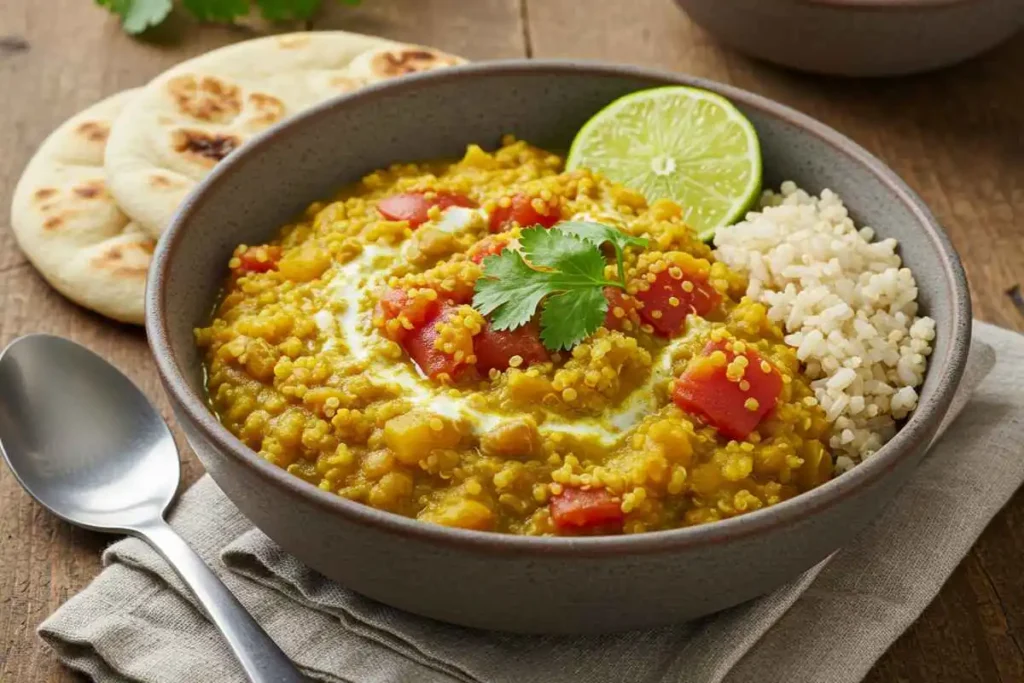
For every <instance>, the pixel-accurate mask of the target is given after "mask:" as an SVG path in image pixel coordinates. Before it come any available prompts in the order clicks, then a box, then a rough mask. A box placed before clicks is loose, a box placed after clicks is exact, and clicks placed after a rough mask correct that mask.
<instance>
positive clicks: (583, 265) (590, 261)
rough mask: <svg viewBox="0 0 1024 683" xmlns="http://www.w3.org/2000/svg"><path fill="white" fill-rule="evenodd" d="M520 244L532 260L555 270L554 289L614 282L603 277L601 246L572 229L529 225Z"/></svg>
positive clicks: (529, 259)
mask: <svg viewBox="0 0 1024 683" xmlns="http://www.w3.org/2000/svg"><path fill="white" fill-rule="evenodd" d="M519 245H520V247H521V249H522V252H523V255H524V256H525V257H526V259H527V260H528V261H529V262H530V263H532V264H533V265H534V266H540V267H542V268H550V269H551V270H552V271H553V272H552V281H551V282H552V286H553V287H554V288H555V289H566V288H570V289H571V288H573V287H580V286H587V285H591V286H592V285H598V286H604V285H609V284H614V283H611V282H608V281H606V280H605V279H604V265H605V264H604V256H602V255H601V252H600V250H598V249H595V248H594V246H593V245H591V244H588V243H587V242H584V241H582V240H580V239H577V238H575V237H573V236H571V235H570V234H569V233H566V232H561V231H559V230H547V229H545V228H530V229H529V230H524V231H523V232H522V233H521V234H520V235H519Z"/></svg>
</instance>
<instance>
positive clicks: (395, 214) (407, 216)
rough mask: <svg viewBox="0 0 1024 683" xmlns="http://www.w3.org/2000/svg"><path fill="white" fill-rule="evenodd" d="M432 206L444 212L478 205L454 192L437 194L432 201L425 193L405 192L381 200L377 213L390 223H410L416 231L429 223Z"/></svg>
mask: <svg viewBox="0 0 1024 683" xmlns="http://www.w3.org/2000/svg"><path fill="white" fill-rule="evenodd" d="M432 206H437V207H440V209H441V210H442V211H443V210H445V209H447V208H448V207H449V206H465V207H469V208H472V207H474V206H476V204H474V203H473V200H471V199H470V198H469V197H466V196H465V195H461V194H456V193H454V192H435V193H434V196H433V197H432V198H431V199H427V197H426V195H425V194H424V193H423V192H403V193H402V194H395V195H391V196H390V197H385V198H384V199H382V200H380V202H378V203H377V211H379V212H380V215H382V216H384V218H387V219H388V220H389V221H409V227H410V228H412V229H413V230H415V229H416V228H418V227H419V226H420V225H422V224H424V223H426V222H427V211H428V210H430V207H432Z"/></svg>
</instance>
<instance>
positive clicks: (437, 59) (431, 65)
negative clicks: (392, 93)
mask: <svg viewBox="0 0 1024 683" xmlns="http://www.w3.org/2000/svg"><path fill="white" fill-rule="evenodd" d="M457 63H458V62H457V60H456V59H455V58H454V57H452V56H451V55H446V54H444V53H442V52H434V51H431V50H424V49H422V48H404V49H403V48H400V49H396V50H388V51H386V52H382V53H380V54H379V55H376V56H375V57H374V58H373V64H372V70H373V73H374V75H376V76H383V77H386V78H391V77H394V76H401V75H403V74H411V73H416V72H417V71H429V70H430V69H436V68H438V67H442V66H452V65H454V64H457Z"/></svg>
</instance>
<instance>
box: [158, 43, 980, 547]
mask: <svg viewBox="0 0 1024 683" xmlns="http://www.w3.org/2000/svg"><path fill="white" fill-rule="evenodd" d="M581 71H582V72H586V73H587V74H588V75H589V76H591V77H607V78H620V77H634V78H645V79H650V80H660V81H664V83H663V85H670V84H673V83H676V84H684V85H691V86H694V87H698V88H705V89H708V90H712V91H714V92H717V93H719V94H721V95H723V96H724V97H726V98H728V99H730V100H732V101H733V102H736V103H738V104H740V105H742V106H743V107H746V108H750V109H757V110H761V111H763V112H765V113H767V114H768V115H770V116H773V117H776V118H780V119H783V120H785V121H787V122H789V123H790V124H792V125H794V126H797V127H799V128H801V129H803V130H804V131H806V132H807V133H808V134H810V135H813V136H815V137H817V138H819V139H820V140H822V141H823V142H825V143H827V144H828V145H830V146H832V147H833V148H834V149H835V150H836V151H837V152H838V153H840V154H843V155H846V156H847V157H850V158H852V159H853V160H855V161H856V162H857V163H859V164H860V165H862V166H864V167H866V168H867V169H869V170H870V171H871V172H872V173H873V174H874V175H875V176H876V177H877V178H878V179H879V180H880V181H881V182H882V183H884V184H885V185H886V186H887V188H888V189H889V190H891V191H892V192H893V193H894V194H895V195H896V196H898V197H899V198H900V200H901V201H902V202H903V203H904V205H906V207H907V208H908V210H909V211H910V212H911V213H912V214H913V215H915V216H916V217H917V220H918V222H919V224H920V226H921V229H922V230H924V231H925V233H926V234H927V236H928V238H929V240H930V241H931V242H932V244H933V246H934V247H935V249H936V250H937V251H938V252H939V254H940V255H941V257H942V261H943V263H942V265H943V269H944V273H943V275H944V280H945V284H946V286H947V287H948V289H949V292H948V293H938V294H937V295H938V296H944V295H948V296H950V297H952V299H953V301H952V302H951V306H950V310H951V316H950V322H949V328H950V335H951V336H950V344H949V345H948V348H947V351H946V354H945V356H944V357H941V358H940V357H937V356H934V355H933V356H932V357H931V358H930V359H929V370H928V372H929V375H931V374H933V373H936V372H938V373H940V374H941V376H940V377H939V381H938V383H937V384H936V385H935V386H934V388H933V389H932V391H931V392H930V394H929V395H928V396H927V397H922V399H921V402H920V404H919V405H918V407H917V409H916V410H915V411H914V413H913V414H912V415H911V417H910V419H909V420H908V421H907V422H906V423H905V424H904V425H903V427H902V428H901V429H900V430H899V432H897V434H896V435H895V436H894V437H893V438H892V439H891V440H890V441H889V442H888V443H887V444H886V445H885V446H883V447H882V448H881V449H880V450H879V451H878V452H877V453H876V454H874V455H873V456H872V457H871V458H869V459H868V460H866V461H864V462H863V463H861V464H859V465H858V466H857V467H855V468H853V470H851V471H849V472H846V473H844V474H843V475H841V476H838V477H836V478H834V479H832V480H830V481H828V482H826V483H825V484H823V485H821V486H819V487H817V488H815V489H812V490H811V491H808V492H806V493H802V494H800V495H798V496H796V497H794V498H791V499H789V500H787V501H783V502H781V503H778V504H776V505H772V506H770V507H766V508H763V509H761V510H757V511H755V512H750V513H746V514H743V515H739V516H737V517H732V518H730V519H726V520H722V521H718V522H713V523H709V524H703V525H698V526H693V527H684V528H680V529H672V530H667V531H652V532H646V533H642V534H630V535H619V536H592V537H583V538H579V537H548V536H517V535H511V534H501V533H495V532H486V531H471V530H465V529H457V528H451V527H444V526H440V525H435V524H428V523H425V522H421V521H418V520H415V519H412V518H408V517H403V516H400V515H397V514H394V513H391V512H385V511H383V510H378V509H375V508H372V507H370V506H368V505H363V504H361V503H357V502H355V501H351V500H348V499H345V498H342V497H341V496H338V495H337V494H334V493H329V492H326V491H322V490H321V489H319V488H317V487H316V486H314V485H312V484H309V483H307V482H305V481H303V480H301V479H299V478H298V477H296V476H294V475H292V474H289V473H288V472H286V471H285V470H284V469H281V468H280V467H277V466H276V465H273V464H271V463H269V462H267V461H266V460H264V459H263V458H261V457H260V456H259V455H258V454H257V453H256V452H255V451H253V450H251V449H250V448H248V447H247V446H245V445H244V444H243V443H242V442H241V441H240V440H238V439H237V438H236V437H235V436H234V435H233V434H231V432H229V431H228V429H227V428H226V427H224V426H223V425H222V424H221V423H220V422H219V421H218V420H217V418H216V417H215V416H214V414H213V413H212V412H211V411H210V410H209V408H208V406H207V404H206V402H205V398H204V397H203V396H200V395H197V394H195V393H193V392H192V391H191V390H190V389H189V383H188V380H187V379H186V378H187V376H188V375H190V374H192V372H194V370H195V369H194V368H193V369H191V370H190V369H188V368H182V366H181V364H180V363H179V360H178V358H177V357H176V356H175V355H174V353H173V351H172V346H171V342H170V337H169V332H168V329H169V321H168V319H167V314H166V308H165V298H166V297H167V296H168V294H169V292H168V291H167V288H166V287H165V286H164V283H165V280H166V279H167V272H168V265H169V263H170V262H171V260H173V259H174V257H175V254H176V253H177V251H178V248H179V245H180V244H181V243H182V241H183V240H185V239H186V237H187V233H188V226H189V221H190V219H191V217H192V214H193V213H194V212H195V211H196V210H197V208H198V207H200V206H202V205H203V204H204V202H206V201H207V200H208V199H209V198H210V196H211V194H212V192H213V190H214V189H215V188H216V187H217V186H218V185H219V184H220V183H221V182H222V181H223V180H224V179H225V178H227V177H228V176H230V175H231V174H232V173H233V172H234V171H235V169H236V168H237V167H241V166H242V165H244V164H247V163H252V162H254V161H256V163H258V157H259V155H260V151H261V149H262V148H263V147H264V146H265V145H271V144H275V143H276V141H277V140H278V139H279V138H284V137H287V136H289V135H291V134H293V133H294V132H295V131H297V130H299V129H301V128H302V126H303V125H304V124H305V123H306V122H307V121H310V120H314V119H318V118H320V117H323V116H332V115H334V112H335V110H337V109H344V108H346V107H356V106H359V103H360V102H362V101H367V100H372V99H374V98H377V97H381V96H384V95H388V96H390V95H394V94H397V93H402V92H403V91H411V90H415V89H417V88H418V87H420V86H421V85H423V84H426V83H429V82H433V81H443V80H462V81H465V82H467V83H470V82H472V81H474V80H476V79H487V78H500V77H501V75H502V74H521V73H524V72H525V73H534V74H543V75H549V76H551V75H554V76H557V75H559V74H565V75H572V74H573V73H578V72H581ZM595 113H596V112H595ZM470 142H477V141H474V140H467V141H466V143H467V144H468V143H470ZM408 161H410V162H411V161H419V160H418V159H409V160H408ZM370 170H372V169H366V171H367V172H369V171H370ZM314 199H317V198H313V197H310V198H308V201H313V200H314ZM881 234H882V236H884V235H885V233H884V231H882V233H881ZM225 273H226V270H225V272H224V273H220V274H217V276H218V277H223V276H224V274H225ZM213 276H214V274H211V277H213ZM210 305H211V306H210V307H211V310H212V305H213V302H212V301H211V302H210ZM970 326H971V304H970V296H969V293H968V286H967V278H966V275H965V273H964V270H963V267H962V265H961V263H960V260H959V258H958V256H957V254H956V251H955V250H954V249H953V246H952V244H951V243H950V241H949V239H948V237H947V236H946V235H945V233H944V232H943V231H942V229H941V228H940V227H939V225H938V223H937V222H936V221H935V219H934V217H933V216H932V214H931V213H930V212H929V210H928V209H927V208H926V207H925V205H924V203H923V202H922V201H921V200H920V198H918V196H917V195H916V194H915V193H914V192H913V191H912V190H911V189H910V188H909V187H908V186H907V185H906V184H905V183H904V182H903V181H902V180H901V179H900V178H899V177H898V176H897V175H896V174H895V173H894V172H893V171H892V170H890V169H889V168H888V167H887V166H886V165H885V164H883V163H882V162H881V161H880V160H879V159H877V158H876V157H874V156H873V155H871V154H870V153H869V152H867V151H866V150H865V149H863V148H862V147H860V146H859V145H857V144H856V143H854V142H853V141H852V140H850V139H849V138H847V137H845V136H843V135H841V134H840V133H838V132H836V131H835V130H833V129H831V128H829V127H828V126H826V125H824V124H823V123H820V122H818V121H816V120H814V119H812V118H810V117H809V116H806V115H804V114H801V113H799V112H797V111H796V110H793V109H791V108H789V107H787V106H785V105H782V104H779V103H777V102H775V101H773V100H770V99H768V98H766V97H762V96H760V95H756V94H754V93H751V92H748V91H745V90H741V89H739V88H736V87H733V86H729V85H725V84H721V83H717V82H713V81H710V80H705V79H702V78H695V77H691V76H688V75H684V74H678V73H672V72H668V71H661V70H656V69H646V68H640V67H632V66H625V65H617V64H609V63H603V62H593V61H580V60H524V59H516V60H505V61H496V62H484V63H477V64H468V65H465V66H459V67H454V68H449V69H444V70H438V71H432V72H427V73H420V74H414V75H410V76H404V77H402V78H399V79H396V80H393V81H385V82H382V83H378V84H375V85H371V86H368V87H366V88H364V89H362V90H358V91H355V92H353V93H349V94H346V95H340V96H338V97H335V98H332V99H330V100H327V101H325V102H323V103H321V104H319V105H317V106H314V107H312V108H310V109H308V110H305V111H303V112H300V113H298V114H296V115H294V116H292V117H290V118H289V119H287V120H285V121H283V122H282V123H280V124H278V125H276V126H274V127H272V128H270V129H268V130H266V131H264V132H263V133H261V134H260V135H258V136H256V137H255V138H254V139H252V140H250V141H249V142H247V143H246V144H245V145H243V146H242V147H240V148H239V149H238V150H237V151H235V152H233V153H232V154H231V155H230V156H228V157H227V158H226V159H225V160H224V161H222V162H220V163H219V164H218V165H217V166H216V168H215V169H214V170H213V171H212V172H211V173H210V175H209V176H208V177H207V178H205V179H204V180H203V181H202V182H201V183H200V184H199V185H198V187H197V188H196V189H195V190H194V191H193V192H192V193H191V194H190V195H189V196H188V197H187V198H186V200H185V201H184V202H183V203H182V205H181V206H180V207H179V209H178V211H177V212H176V213H175V215H174V217H173V219H172V221H171V224H170V226H169V227H168V229H167V231H166V232H165V234H164V236H163V237H162V238H161V239H160V241H159V244H158V246H157V249H156V251H155V253H154V255H153V263H152V267H151V269H150V273H149V280H148V283H147V286H146V333H147V337H148V339H149V344H150V348H151V350H152V353H153V356H154V359H155V361H156V366H157V369H158V371H159V373H160V377H161V380H162V381H163V384H164V387H165V389H166V391H167V392H168V394H170V396H171V398H172V400H173V401H174V402H175V403H176V404H177V407H178V409H179V410H181V411H183V412H184V414H185V416H186V417H187V419H189V420H190V421H191V422H192V423H193V424H194V425H195V427H196V428H197V429H199V430H200V431H201V432H202V434H203V435H204V436H205V437H206V438H207V439H209V440H210V442H211V443H213V444H215V445H216V446H217V447H218V448H219V449H220V450H221V451H222V453H224V454H225V456H226V457H229V458H233V459H235V460H237V461H240V462H241V463H244V464H245V465H246V466H248V467H250V468H251V469H252V470H254V471H255V472H257V473H258V474H259V475H260V477H261V478H262V479H263V481H264V483H265V484H266V485H267V486H274V487H277V488H278V489H279V490H280V491H282V492H285V493H287V494H289V495H291V496H296V497H299V498H305V499H307V500H310V501H312V502H315V503H316V504H317V505H318V506H319V507H322V508H326V509H328V510H330V511H331V512H332V513H334V514H337V515H341V516H344V517H347V518H348V519H349V520H350V521H353V522H356V523H360V524H363V525H367V526H373V527H376V528H378V529H379V530H382V531H387V532H391V533H394V534H396V535H400V536H405V537H414V538H416V539H418V540H420V541H423V542H428V543H433V544H435V545H450V544H454V545H458V546H464V547H473V548H476V549H477V550H482V551H485V552H492V553H526V554H529V553H537V554H544V555H562V556H574V557H597V556H606V555H610V554H620V553H629V554H645V553H652V552H653V553H657V552H664V551H668V550H674V549H680V548H689V547H696V546H703V545H707V544H717V543H723V542H728V541H730V540H732V539H735V538H742V537H746V536H749V535H752V534H758V533H761V532H764V531H765V530H767V529H771V528H774V527H777V526H782V525H787V524H791V523H795V522H796V521H798V520H799V519H802V518H804V517H806V516H809V515H813V514H815V512H817V511H818V510H820V509H823V508H826V507H829V506H831V505H833V504H835V503H836V502H838V501H840V500H842V499H844V498H846V497H848V496H851V495H854V494H856V493H857V492H858V491H859V490H861V489H862V488H864V487H866V486H867V485H868V484H870V483H871V482H873V481H875V480H877V479H878V478H880V477H884V476H885V475H886V474H887V473H888V472H890V471H891V470H892V469H893V468H894V467H895V466H896V465H897V464H898V463H899V462H900V461H902V460H903V459H904V458H906V457H911V456H912V454H913V453H914V451H915V448H914V446H915V445H916V443H915V442H916V440H918V439H926V438H931V436H932V435H933V434H934V432H935V430H936V429H937V427H938V424H939V422H940V421H941V419H942V417H943V416H944V415H945V412H946V408H947V407H948V406H949V402H950V399H952V397H953V394H954V392H955V391H956V388H957V386H958V385H959V382H960V378H961V375H962V374H963V370H964V366H965V363H966V360H967V353H968V350H969V345H970V329H971V327H970Z"/></svg>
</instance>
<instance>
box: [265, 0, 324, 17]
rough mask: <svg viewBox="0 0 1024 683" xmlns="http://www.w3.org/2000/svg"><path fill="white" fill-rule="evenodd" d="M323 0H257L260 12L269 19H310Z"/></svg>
mask: <svg viewBox="0 0 1024 683" xmlns="http://www.w3.org/2000/svg"><path fill="white" fill-rule="evenodd" d="M321 2H322V0H256V4H257V5H259V8H260V14H262V15H263V18H264V19H267V20H269V21H281V20H284V19H308V18H310V17H311V16H313V13H314V12H316V10H317V8H318V7H320V3H321Z"/></svg>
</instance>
